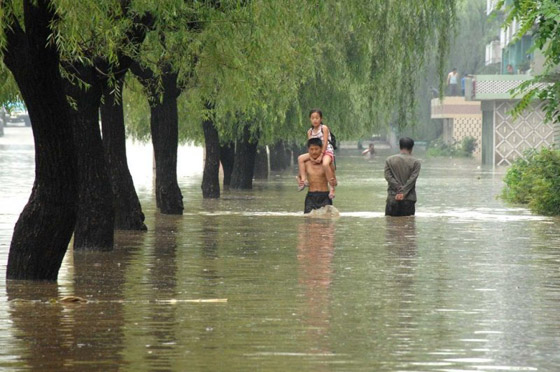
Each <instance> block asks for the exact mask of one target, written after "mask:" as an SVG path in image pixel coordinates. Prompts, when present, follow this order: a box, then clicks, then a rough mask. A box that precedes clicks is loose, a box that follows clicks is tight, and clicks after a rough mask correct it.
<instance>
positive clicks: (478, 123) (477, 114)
mask: <svg viewBox="0 0 560 372" xmlns="http://www.w3.org/2000/svg"><path fill="white" fill-rule="evenodd" d="M431 118H432V119H436V120H441V121H442V124H443V134H442V137H443V141H444V142H445V143H446V144H448V145H452V144H454V143H460V142H461V141H462V140H463V139H465V138H467V137H473V138H474V139H476V147H475V149H474V153H473V156H474V157H476V158H479V159H480V158H481V155H482V151H481V150H482V111H481V110H480V102H476V101H466V100H465V98H464V97H445V98H444V99H443V101H441V100H440V99H439V98H434V99H432V107H431Z"/></svg>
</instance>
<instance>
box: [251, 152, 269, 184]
mask: <svg viewBox="0 0 560 372" xmlns="http://www.w3.org/2000/svg"><path fill="white" fill-rule="evenodd" d="M268 169H269V166H268V152H267V151H266V146H259V147H257V153H256V155H255V171H254V177H255V179H258V180H266V179H268V174H269V171H268Z"/></svg>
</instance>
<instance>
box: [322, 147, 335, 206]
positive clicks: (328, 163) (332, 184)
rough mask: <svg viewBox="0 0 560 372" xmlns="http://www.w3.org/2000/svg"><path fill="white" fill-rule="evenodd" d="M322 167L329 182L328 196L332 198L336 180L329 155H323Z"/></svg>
mask: <svg viewBox="0 0 560 372" xmlns="http://www.w3.org/2000/svg"><path fill="white" fill-rule="evenodd" d="M323 168H324V169H325V174H326V175H327V180H328V182H329V198H331V199H334V196H335V189H334V187H335V186H336V185H337V184H338V182H337V181H336V177H335V175H334V164H333V162H332V158H331V157H330V156H324V157H323Z"/></svg>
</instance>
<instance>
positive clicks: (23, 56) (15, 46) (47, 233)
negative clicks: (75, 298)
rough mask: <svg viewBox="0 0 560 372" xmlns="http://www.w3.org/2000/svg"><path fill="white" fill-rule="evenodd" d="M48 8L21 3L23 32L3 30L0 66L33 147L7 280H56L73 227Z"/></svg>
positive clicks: (70, 150)
mask: <svg viewBox="0 0 560 372" xmlns="http://www.w3.org/2000/svg"><path fill="white" fill-rule="evenodd" d="M0 6H1V4H0ZM50 6H51V4H50V2H49V1H46V0H40V1H37V2H36V3H32V2H24V22H25V31H24V30H23V28H22V27H21V26H20V25H19V23H18V21H17V20H16V19H15V18H8V20H7V23H6V24H5V25H4V31H5V33H6V41H7V44H6V49H5V52H4V62H5V64H6V66H7V67H8V68H9V69H10V70H11V71H12V73H13V75H14V78H15V80H16V82H17V84H18V86H19V89H20V93H21V95H22V97H23V99H24V101H25V104H26V106H27V109H28V112H29V116H30V118H31V122H32V131H33V139H34V142H35V181H34V183H33V189H32V191H31V196H30V197H29V200H28V202H27V204H26V206H25V207H24V209H23V211H22V213H21V215H20V216H19V219H18V221H17V223H16V226H15V229H14V234H13V237H12V242H11V245H10V252H9V256H8V266H7V271H6V277H7V278H8V279H30V280H56V279H57V276H58V271H59V269H60V265H61V263H62V259H63V258H64V255H65V253H66V250H67V248H68V243H69V241H70V238H71V237H72V231H73V230H74V225H75V222H76V209H77V200H78V189H77V183H76V178H77V167H76V150H75V147H74V141H73V134H72V132H73V131H72V123H71V121H70V120H69V110H70V106H69V104H68V102H67V100H66V96H65V93H64V89H63V82H62V77H61V75H60V70H59V62H60V61H59V55H58V52H57V51H56V47H55V46H53V45H52V44H51V43H48V41H47V39H48V36H49V35H50V33H51V31H50V28H49V25H50V23H51V22H53V21H54V19H55V14H54V11H53V10H52V8H51V7H50Z"/></svg>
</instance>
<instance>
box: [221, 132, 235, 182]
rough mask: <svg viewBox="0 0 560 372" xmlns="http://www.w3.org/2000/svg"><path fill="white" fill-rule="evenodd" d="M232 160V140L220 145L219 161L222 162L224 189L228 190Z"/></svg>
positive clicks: (233, 158) (233, 152) (233, 145)
mask: <svg viewBox="0 0 560 372" xmlns="http://www.w3.org/2000/svg"><path fill="white" fill-rule="evenodd" d="M234 160H235V144H234V143H233V142H229V143H227V144H225V145H223V146H220V163H221V164H222V170H223V171H224V190H229V186H230V184H231V174H232V173H233V164H234Z"/></svg>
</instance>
